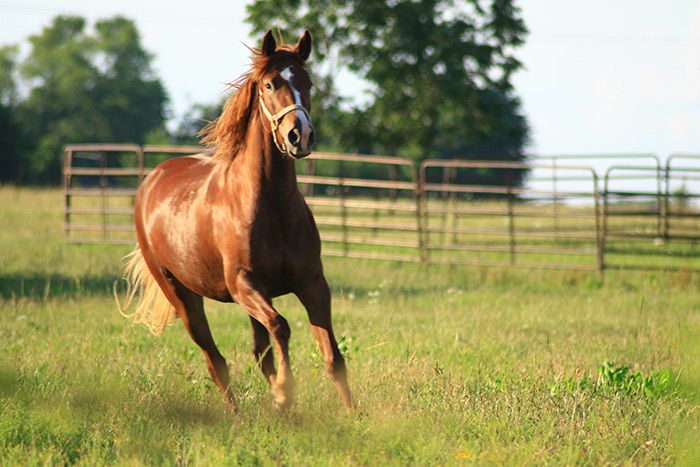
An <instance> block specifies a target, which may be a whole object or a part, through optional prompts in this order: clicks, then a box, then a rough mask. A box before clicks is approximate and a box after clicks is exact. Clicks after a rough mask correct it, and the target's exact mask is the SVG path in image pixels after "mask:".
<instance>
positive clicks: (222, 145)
mask: <svg viewBox="0 0 700 467" xmlns="http://www.w3.org/2000/svg"><path fill="white" fill-rule="evenodd" d="M250 50H251V52H252V54H253V55H252V57H251V59H252V62H253V63H252V66H251V68H250V70H249V71H247V72H246V73H244V74H243V75H241V76H240V77H239V78H238V79H237V80H236V81H234V82H233V83H231V84H230V85H229V89H233V93H232V94H231V96H230V97H229V98H228V100H227V101H226V104H224V108H223V110H222V111H221V115H220V116H219V117H218V118H217V119H216V120H214V121H213V122H210V123H209V124H208V125H207V126H205V127H204V128H203V129H202V131H200V132H199V137H200V138H201V141H202V143H204V144H205V145H206V146H207V147H208V148H210V149H213V150H214V151H215V152H214V156H213V157H214V159H219V160H227V161H232V160H233V159H234V158H235V157H236V155H237V154H238V153H239V152H240V151H241V150H243V148H244V147H245V138H246V133H247V131H248V126H249V125H250V122H251V121H252V117H253V115H255V114H254V112H256V111H257V109H258V99H257V95H256V93H257V90H258V83H259V82H260V81H261V80H262V78H263V76H265V75H266V74H267V73H269V72H271V71H273V70H281V66H280V62H282V61H285V60H288V59H292V60H295V61H297V62H298V63H300V64H301V66H302V67H304V68H306V64H305V63H304V60H303V59H302V58H301V56H300V55H299V54H298V53H297V52H296V50H295V48H294V47H293V46H289V45H280V46H278V47H277V50H276V51H275V53H274V54H272V55H270V56H267V55H264V54H263V53H262V52H261V51H260V50H259V49H252V48H251V49H250Z"/></svg>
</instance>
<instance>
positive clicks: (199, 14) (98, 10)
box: [0, 0, 700, 161]
mask: <svg viewBox="0 0 700 467" xmlns="http://www.w3.org/2000/svg"><path fill="white" fill-rule="evenodd" d="M245 3H246V2H243V1H238V0H236V1H224V0H220V1H213V0H198V1H196V2H192V1H191V0H190V1H184V0H118V1H112V0H99V1H95V0H60V1H56V0H13V1H8V0H0V45H7V44H14V43H21V44H23V48H22V50H23V52H24V53H26V52H27V51H28V47H27V42H26V39H27V38H28V37H29V36H30V35H33V34H39V33H41V30H42V28H43V27H45V26H48V25H49V24H50V23H51V20H52V18H53V17H54V16H56V15H58V14H76V15H80V16H83V17H85V18H86V19H87V20H88V22H89V23H90V24H94V22H95V20H97V19H104V18H110V17H112V16H114V15H116V14H121V15H123V16H126V17H128V18H130V19H133V20H134V21H135V22H136V25H137V27H138V29H139V31H140V33H141V35H142V43H143V45H144V47H145V48H146V50H148V51H149V52H151V53H153V54H154V55H155V60H154V68H155V70H156V72H157V73H158V75H159V76H160V78H161V79H162V81H163V83H164V84H165V87H166V89H167V90H168V92H169V95H170V99H171V102H172V110H173V112H174V114H175V116H176V117H181V116H182V115H183V114H184V113H185V112H186V111H187V110H188V109H189V108H190V107H191V106H192V104H195V103H206V104H208V103H212V102H214V101H216V100H217V99H219V98H220V97H221V96H222V95H223V93H224V91H225V89H226V83H228V82H231V81H233V80H235V78H237V77H238V76H239V75H241V74H242V73H243V72H245V71H246V69H247V68H248V65H249V63H250V60H249V51H248V49H247V48H246V47H245V45H244V44H248V45H252V46H259V43H258V42H259V41H260V40H261V38H251V37H250V27H249V26H248V25H247V24H245V23H244V21H243V20H244V18H245ZM516 4H517V5H518V6H519V7H520V8H521V10H522V15H523V19H524V21H525V24H526V25H527V27H528V28H529V30H530V34H529V35H528V37H527V41H526V44H525V45H524V46H523V47H521V48H520V49H518V50H517V51H516V53H515V55H516V57H517V58H518V59H519V60H520V61H521V62H522V63H523V64H524V65H525V68H524V69H523V70H522V71H520V72H518V73H517V74H516V75H515V76H514V79H513V82H514V85H515V92H516V94H517V95H518V96H519V97H520V99H521V101H522V104H523V111H524V114H525V115H526V116H527V118H528V121H529V124H530V127H531V130H532V134H531V142H530V145H529V147H528V152H529V153H530V154H534V155H582V154H640V153H643V154H655V155H657V156H658V157H659V158H660V159H661V160H662V161H663V160H665V159H666V157H667V156H669V155H671V154H679V153H682V154H700V2H697V0H669V1H665V2H659V1H657V0H589V1H586V2H582V1H574V0H520V1H518V2H517V3H516ZM270 27H271V28H274V25H273V24H271V25H270ZM290 41H291V40H290ZM312 73H313V68H312ZM336 83H337V84H338V87H339V88H341V89H343V90H344V92H343V94H345V95H347V96H350V97H356V98H361V96H362V94H363V85H362V81H361V79H360V78H356V77H352V76H349V75H347V74H345V75H342V76H340V77H339V78H338V79H337V80H336Z"/></svg>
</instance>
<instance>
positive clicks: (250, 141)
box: [233, 112, 298, 202]
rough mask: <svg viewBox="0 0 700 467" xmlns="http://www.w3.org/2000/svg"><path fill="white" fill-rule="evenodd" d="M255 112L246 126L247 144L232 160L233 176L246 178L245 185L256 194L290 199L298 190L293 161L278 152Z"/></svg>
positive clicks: (283, 199)
mask: <svg viewBox="0 0 700 467" xmlns="http://www.w3.org/2000/svg"><path fill="white" fill-rule="evenodd" d="M256 114H257V115H255V116H254V117H253V119H252V121H251V124H250V126H249V128H248V134H247V137H246V145H245V147H244V148H243V149H242V151H241V153H240V154H238V155H237V156H236V158H235V159H234V162H233V164H234V165H235V166H236V167H235V169H236V170H235V172H236V174H235V175H234V176H235V177H237V178H238V179H239V180H241V179H245V180H247V184H249V185H248V188H249V189H252V190H253V191H254V192H255V194H257V195H265V196H274V197H275V198H277V197H279V199H280V200H281V201H282V202H284V201H285V200H290V201H291V200H292V199H293V198H294V195H295V194H296V193H297V192H298V188H297V179H296V171H295V168H294V161H293V160H292V159H291V158H290V157H288V156H284V155H282V154H280V152H279V150H278V149H277V147H276V146H275V143H274V141H273V140H272V135H271V134H270V133H269V132H268V131H266V130H265V129H264V128H263V126H262V121H261V119H260V115H259V113H257V112H256Z"/></svg>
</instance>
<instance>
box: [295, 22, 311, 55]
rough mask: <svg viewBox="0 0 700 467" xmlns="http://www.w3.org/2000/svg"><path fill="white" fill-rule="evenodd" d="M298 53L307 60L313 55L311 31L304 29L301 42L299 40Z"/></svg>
mask: <svg viewBox="0 0 700 467" xmlns="http://www.w3.org/2000/svg"><path fill="white" fill-rule="evenodd" d="M297 53H298V54H299V55H301V58H302V59H304V61H306V60H307V59H308V58H309V55H311V33H310V32H309V31H308V29H307V30H306V31H304V34H303V35H302V36H301V39H299V42H297Z"/></svg>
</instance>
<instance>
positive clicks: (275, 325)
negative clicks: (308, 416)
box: [227, 271, 294, 409]
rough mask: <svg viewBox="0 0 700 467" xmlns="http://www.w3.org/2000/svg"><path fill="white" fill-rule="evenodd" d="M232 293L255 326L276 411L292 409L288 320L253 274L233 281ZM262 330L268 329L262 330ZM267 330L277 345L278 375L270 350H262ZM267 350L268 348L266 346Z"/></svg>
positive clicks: (243, 275) (245, 273)
mask: <svg viewBox="0 0 700 467" xmlns="http://www.w3.org/2000/svg"><path fill="white" fill-rule="evenodd" d="M227 282H228V283H229V291H230V292H231V296H232V297H233V299H234V300H235V301H236V303H238V304H239V305H241V306H242V307H243V308H245V310H246V312H248V314H249V315H250V317H251V318H252V322H253V331H254V333H255V339H256V343H255V345H256V348H255V351H256V353H257V352H259V355H258V358H259V356H260V355H262V356H263V358H262V361H260V363H261V368H262V371H263V374H264V375H265V377H266V378H267V379H268V381H269V382H270V385H271V387H272V395H273V396H274V398H275V407H277V408H278V409H286V408H288V407H289V406H290V405H291V404H292V402H293V400H294V376H293V375H292V368H291V365H290V361H289V337H290V335H291V330H290V329H289V324H288V323H287V320H286V319H284V317H282V315H280V314H279V313H277V311H276V310H275V309H274V308H273V307H272V303H271V302H270V300H269V299H268V298H267V294H266V293H264V289H263V287H262V286H261V285H260V284H259V283H258V282H257V281H256V280H255V278H254V277H252V276H251V275H250V274H249V273H247V272H245V271H241V272H239V273H238V274H236V275H235V277H234V278H231V279H230V280H229V279H227ZM260 326H262V327H264V329H260ZM265 330H267V332H268V333H269V335H270V336H272V339H273V340H274V342H275V347H276V348H277V353H278V356H279V370H278V371H277V372H275V367H274V363H273V362H272V358H271V355H270V354H269V353H268V352H267V351H266V349H261V348H258V345H263V344H264V343H265V342H269V339H267V341H266V340H265V338H263V337H262V336H261V334H260V333H261V332H264V331H265ZM265 346H267V345H265Z"/></svg>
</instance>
